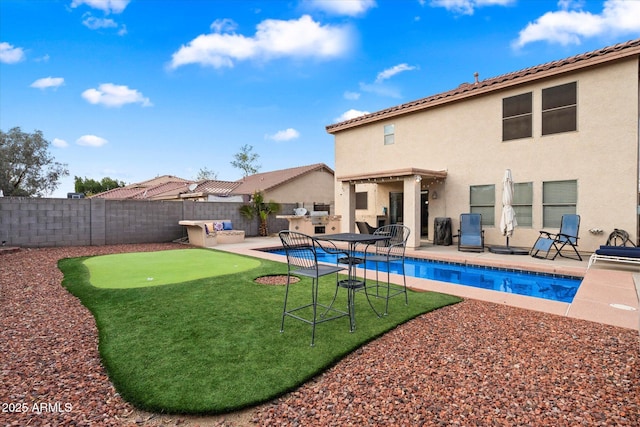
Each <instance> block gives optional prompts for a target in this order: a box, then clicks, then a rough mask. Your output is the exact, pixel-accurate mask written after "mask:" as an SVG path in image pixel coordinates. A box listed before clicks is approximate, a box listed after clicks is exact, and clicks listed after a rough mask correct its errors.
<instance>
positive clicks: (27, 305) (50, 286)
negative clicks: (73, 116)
mask: <svg viewBox="0 0 640 427" xmlns="http://www.w3.org/2000/svg"><path fill="white" fill-rule="evenodd" d="M173 248H184V246H183V245H177V244H145V245H119V246H105V247H70V248H51V249H32V250H29V249H23V250H21V251H19V252H16V253H9V254H6V255H0V309H1V313H0V354H1V357H2V360H1V362H0V366H1V369H2V375H1V384H2V386H1V387H0V404H1V405H2V407H1V408H0V425H5V426H25V425H29V426H46V425H52V426H55V425H63V426H68V425H74V426H122V425H146V426H159V425H188V426H195V425H200V426H243V425H267V426H268V425H273V426H305V425H307V426H329V425H331V426H350V425H352V426H362V425H370V426H391V425H393V426H420V425H424V426H448V425H452V426H487V425H500V426H515V425H522V426H599V425H603V426H637V425H640V369H639V368H640V366H639V360H638V359H639V356H640V340H639V336H638V331H637V330H629V329H622V328H616V327H613V326H607V325H601V324H598V323H592V322H586V321H580V320H576V319H570V318H564V317H558V316H553V315H549V314H544V313H538V312H533V311H527V310H522V309H518V308H513V307H508V306H503V305H496V304H489V303H485V302H480V301H474V300H467V301H464V302H462V303H460V304H456V305H453V306H449V307H445V308H443V309H440V310H437V311H435V312H432V313H428V314H426V315H423V316H421V317H419V318H417V319H415V320H413V321H411V322H408V323H407V324H405V325H402V326H401V327H399V328H397V329H396V330H394V331H392V332H390V333H388V334H386V335H385V336H383V337H382V338H380V339H378V340H376V341H374V342H372V343H370V344H368V345H366V346H364V347H363V348H361V349H359V350H358V351H356V352H355V353H353V354H351V355H350V356H349V357H347V358H345V359H344V360H342V361H341V362H339V363H338V364H336V365H335V366H334V367H333V368H331V369H330V370H329V371H327V372H325V373H324V374H322V375H320V376H319V377H318V378H316V379H315V380H314V381H312V382H310V383H308V384H306V385H304V386H302V387H301V388H300V389H298V390H296V391H294V392H292V393H289V394H287V395H286V396H283V397H281V398H280V399H277V400H276V401H273V402H270V403H267V404H265V405H262V406H260V407H258V408H252V409H249V410H246V411H242V412H239V413H235V414H227V415H224V416H212V417H186V416H180V415H161V414H149V413H145V412H142V411H138V410H136V409H135V408H133V407H131V405H129V404H127V403H126V402H124V401H123V400H122V399H121V398H120V397H119V395H118V394H117V393H116V391H115V389H114V388H113V386H112V385H111V383H110V382H109V378H108V377H107V375H106V373H105V370H104V368H103V367H102V365H101V363H100V355H99V353H98V339H97V330H96V325H95V321H94V319H93V317H92V315H91V314H90V313H89V312H88V311H87V309H86V308H84V307H83V306H82V305H81V304H80V302H79V301H78V300H77V299H76V298H75V297H73V296H72V295H70V294H69V293H68V292H67V291H66V290H65V289H64V288H62V286H61V285H60V283H61V281H62V273H61V272H60V271H59V270H58V268H57V261H58V260H59V259H61V258H67V257H77V256H85V255H96V254H107V253H118V252H135V251H152V250H164V249H173ZM274 330H275V331H276V332H277V328H276V329H274ZM317 345H318V344H317ZM292 363H295V361H292Z"/></svg>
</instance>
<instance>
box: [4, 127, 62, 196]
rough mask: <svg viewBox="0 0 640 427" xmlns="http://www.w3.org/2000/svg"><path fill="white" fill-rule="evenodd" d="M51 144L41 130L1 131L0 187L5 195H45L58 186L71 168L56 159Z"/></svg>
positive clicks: (14, 129) (15, 128) (15, 129)
mask: <svg viewBox="0 0 640 427" xmlns="http://www.w3.org/2000/svg"><path fill="white" fill-rule="evenodd" d="M49 144H50V142H49V141H47V140H46V139H44V137H43V135H42V132H41V131H39V130H36V131H35V132H34V133H25V132H22V130H21V129H20V128H19V127H14V128H13V129H11V130H9V132H3V131H2V130H0V190H2V191H3V193H4V195H5V196H21V197H33V196H36V197H42V196H44V195H46V194H50V193H52V192H53V191H55V189H56V188H58V186H59V185H60V180H61V179H62V178H63V177H65V176H67V175H69V170H68V169H67V165H66V164H63V163H58V162H56V161H54V158H53V156H52V155H51V154H49V151H48V148H49Z"/></svg>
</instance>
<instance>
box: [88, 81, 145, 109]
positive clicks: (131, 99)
mask: <svg viewBox="0 0 640 427" xmlns="http://www.w3.org/2000/svg"><path fill="white" fill-rule="evenodd" d="M82 97H83V98H84V99H86V100H87V101H88V102H89V103H91V104H102V105H104V106H107V107H121V106H123V105H124V104H142V106H143V107H149V106H152V105H153V104H152V103H151V101H149V98H145V97H144V96H143V95H142V94H141V93H140V92H138V91H137V90H135V89H129V88H128V87H127V86H123V85H114V84H113V83H102V84H101V85H100V86H99V87H98V89H87V90H85V91H84V92H82Z"/></svg>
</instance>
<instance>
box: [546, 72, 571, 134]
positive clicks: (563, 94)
mask: <svg viewBox="0 0 640 427" xmlns="http://www.w3.org/2000/svg"><path fill="white" fill-rule="evenodd" d="M577 99H578V96H577V83H576V82H573V83H567V84H564V85H560V86H555V87H550V88H547V89H542V134H543V135H551V134H554V133H561V132H570V131H574V130H576V129H577V111H578V107H577V103H578V101H577Z"/></svg>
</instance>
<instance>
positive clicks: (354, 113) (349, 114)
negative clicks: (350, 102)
mask: <svg viewBox="0 0 640 427" xmlns="http://www.w3.org/2000/svg"><path fill="white" fill-rule="evenodd" d="M367 114H369V112H368V111H359V110H354V109H351V110H348V111H345V112H344V113H342V115H341V116H340V117H337V118H336V119H335V120H336V122H344V121H346V120H351V119H355V118H356V117H360V116H364V115H367Z"/></svg>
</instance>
